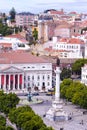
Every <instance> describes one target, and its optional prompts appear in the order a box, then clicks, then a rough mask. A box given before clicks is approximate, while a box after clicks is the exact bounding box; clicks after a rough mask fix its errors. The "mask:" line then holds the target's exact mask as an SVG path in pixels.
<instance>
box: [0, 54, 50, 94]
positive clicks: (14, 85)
mask: <svg viewBox="0 0 87 130" xmlns="http://www.w3.org/2000/svg"><path fill="white" fill-rule="evenodd" d="M51 87H52V63H49V62H48V61H47V60H45V59H43V58H41V57H36V56H33V55H31V54H30V53H28V52H3V53H0V89H1V90H4V91H5V92H15V93H17V92H18V93H19V92H27V91H28V90H31V91H35V90H38V91H46V90H48V89H50V88H51Z"/></svg>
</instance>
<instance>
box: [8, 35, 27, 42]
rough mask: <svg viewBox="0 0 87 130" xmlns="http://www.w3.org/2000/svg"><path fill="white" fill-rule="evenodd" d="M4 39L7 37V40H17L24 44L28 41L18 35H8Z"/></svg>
mask: <svg viewBox="0 0 87 130" xmlns="http://www.w3.org/2000/svg"><path fill="white" fill-rule="evenodd" d="M6 37H9V38H18V39H19V40H20V41H22V42H25V43H27V42H28V41H27V40H26V39H25V38H24V37H23V36H22V35H20V34H13V35H9V36H6Z"/></svg>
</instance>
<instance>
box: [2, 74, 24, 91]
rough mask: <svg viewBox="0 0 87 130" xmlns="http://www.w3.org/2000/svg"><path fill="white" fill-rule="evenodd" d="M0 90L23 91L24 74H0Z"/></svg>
mask: <svg viewBox="0 0 87 130" xmlns="http://www.w3.org/2000/svg"><path fill="white" fill-rule="evenodd" d="M0 89H2V90H4V91H19V90H22V89H24V73H14V74H13V73H10V74H8V73H7V74H6V73H5V74H4V73H3V74H0Z"/></svg>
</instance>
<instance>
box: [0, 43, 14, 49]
mask: <svg viewBox="0 0 87 130" xmlns="http://www.w3.org/2000/svg"><path fill="white" fill-rule="evenodd" d="M0 46H2V47H5V48H12V44H11V43H0Z"/></svg>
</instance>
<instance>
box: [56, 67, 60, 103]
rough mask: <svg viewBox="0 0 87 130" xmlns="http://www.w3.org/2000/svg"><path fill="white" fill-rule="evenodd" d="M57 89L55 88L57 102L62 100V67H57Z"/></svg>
mask: <svg viewBox="0 0 87 130" xmlns="http://www.w3.org/2000/svg"><path fill="white" fill-rule="evenodd" d="M55 73H56V88H55V100H58V101H59V100H60V73H61V70H60V67H56V70H55Z"/></svg>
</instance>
